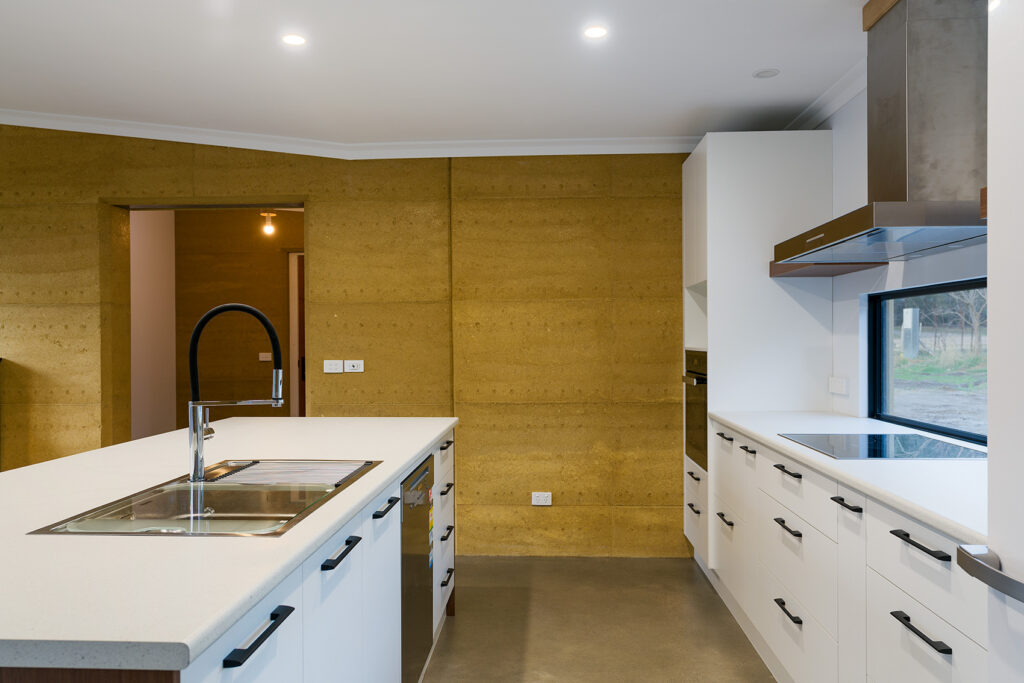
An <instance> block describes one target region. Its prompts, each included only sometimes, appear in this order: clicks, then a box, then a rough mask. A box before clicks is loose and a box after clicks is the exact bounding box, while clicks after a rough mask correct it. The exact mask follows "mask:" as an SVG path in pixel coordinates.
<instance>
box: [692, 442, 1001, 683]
mask: <svg viewBox="0 0 1024 683" xmlns="http://www.w3.org/2000/svg"><path fill="white" fill-rule="evenodd" d="M711 428H712V432H711V433H712V435H711V437H710V441H711V444H710V447H711V449H712V460H711V463H712V470H711V473H710V482H708V483H709V484H710V486H709V489H710V491H711V495H710V503H709V510H710V514H709V515H708V525H709V526H708V527H707V531H708V539H709V543H710V550H709V552H710V554H711V558H712V562H713V564H712V565H711V566H710V568H711V569H712V570H713V571H714V573H715V574H716V575H717V577H718V579H719V580H720V581H721V585H722V586H723V587H724V589H725V590H726V591H728V592H729V593H730V594H731V596H732V597H733V599H734V600H735V603H736V604H737V605H738V606H739V608H740V609H741V610H742V611H743V612H744V613H745V615H746V616H747V618H748V619H749V621H750V623H751V624H752V625H753V628H754V629H755V630H756V631H757V632H758V634H759V635H760V636H761V637H762V638H763V640H764V642H765V644H766V645H767V646H768V648H769V649H770V650H771V652H772V654H773V655H774V656H775V658H776V659H777V660H778V663H779V664H781V666H782V667H783V668H784V669H785V673H786V674H787V676H788V677H789V678H791V679H793V680H794V681H796V682H797V683H803V682H804V681H806V682H808V683H833V682H838V683H863V682H864V681H874V682H875V683H887V682H892V683H897V682H899V683H903V682H904V681H914V683H918V682H921V683H932V682H934V683H939V682H940V681H941V682H942V683H961V682H966V681H979V682H980V681H986V680H988V679H987V676H988V672H987V653H986V651H985V644H986V642H987V629H986V628H985V625H986V623H987V622H986V616H987V615H986V612H985V605H986V603H985V600H984V596H983V595H980V593H981V592H982V586H981V584H980V583H978V582H976V581H969V580H968V579H967V577H966V576H965V575H964V573H963V571H962V570H960V568H959V567H957V566H956V564H955V561H953V559H952V558H953V557H954V556H955V553H956V546H957V541H956V540H955V539H952V538H949V537H947V536H945V535H944V534H941V533H939V532H937V531H935V530H934V529H931V528H930V527H928V526H926V525H924V524H922V523H920V522H918V521H916V520H914V519H912V518H910V517H908V516H907V515H905V514H903V513H900V512H897V511H896V510H894V509H892V508H889V507H888V506H886V505H883V504H882V503H880V502H877V501H875V500H872V499H869V498H867V497H866V496H865V495H864V494H862V493H860V492H858V491H855V490H853V489H851V488H849V487H847V486H844V485H843V484H841V483H840V482H838V481H836V480H835V479H832V478H830V477H828V476H826V475H824V474H822V473H820V472H818V471H816V470H814V469H812V468H810V467H807V466H806V465H803V464H802V463H799V462H796V461H795V460H793V459H792V458H789V457H786V456H783V455H781V454H779V453H775V452H773V451H772V450H770V449H769V448H767V447H764V446H763V445H762V444H758V443H757V442H755V441H751V440H749V439H747V438H746V437H745V436H744V435H743V434H741V433H739V432H737V431H735V430H730V429H728V428H724V427H723V426H721V425H718V424H715V423H714V422H713V423H712V425H711ZM741 446H742V447H744V448H742V452H743V454H744V457H743V458H740V457H737V456H738V455H739V453H738V451H739V450H741V449H740V447H741ZM751 457H752V458H753V459H754V460H755V461H756V463H757V474H758V476H757V479H756V483H753V482H752V480H751V478H750V475H749V471H748V470H747V468H746V467H745V461H746V460H747V459H749V458H751ZM687 464H688V465H689V463H687ZM723 477H732V479H731V480H728V481H726V480H723V479H722V478H723ZM719 493H723V494H724V495H719ZM739 500H742V501H743V505H735V504H733V503H736V502H737V501H739ZM783 678H784V677H783Z"/></svg>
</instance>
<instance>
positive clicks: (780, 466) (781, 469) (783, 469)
mask: <svg viewBox="0 0 1024 683" xmlns="http://www.w3.org/2000/svg"><path fill="white" fill-rule="evenodd" d="M772 467H774V468H775V469H777V470H778V471H779V472H782V473H783V474H788V475H789V476H791V477H793V478H794V479H803V478H804V475H802V474H800V473H799V472H790V471H789V470H787V469H786V466H785V465H783V464H782V463H781V462H780V463H779V464H777V465H772Z"/></svg>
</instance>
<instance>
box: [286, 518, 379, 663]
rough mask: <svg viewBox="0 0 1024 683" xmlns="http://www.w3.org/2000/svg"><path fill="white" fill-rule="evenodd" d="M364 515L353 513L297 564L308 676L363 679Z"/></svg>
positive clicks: (304, 654)
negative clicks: (336, 530)
mask: <svg viewBox="0 0 1024 683" xmlns="http://www.w3.org/2000/svg"><path fill="white" fill-rule="evenodd" d="M364 522H365V520H363V519H362V518H361V517H357V518H356V519H353V520H352V521H350V522H349V523H348V524H347V525H345V527H344V528H342V530H341V531H339V532H338V533H336V534H335V535H334V536H332V537H331V540H329V541H328V542H327V543H325V544H324V545H323V546H321V548H320V549H319V550H318V551H317V552H315V553H313V554H312V555H311V556H310V557H309V559H307V560H306V561H305V562H304V563H303V565H302V653H303V662H304V664H305V666H304V671H303V674H304V679H305V680H307V681H339V683H340V682H342V681H353V682H354V681H363V680H366V673H365V667H366V662H365V657H364V651H365V647H364V646H365V642H364V630H363V620H364V618H365V616H364V605H363V582H364V571H363V565H364V564H365V562H364V559H365V558H364V553H365V552H366V550H367V542H366V540H365V537H364V531H363V523H364Z"/></svg>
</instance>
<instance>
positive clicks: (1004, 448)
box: [958, 0, 1024, 683]
mask: <svg viewBox="0 0 1024 683" xmlns="http://www.w3.org/2000/svg"><path fill="white" fill-rule="evenodd" d="M990 7H991V10H990V11H989V59H988V68H989V74H988V79H989V80H988V88H989V92H988V117H989V118H988V163H989V166H988V187H989V190H990V191H989V203H988V216H989V220H988V224H989V234H988V272H989V281H988V283H989V298H990V300H989V320H990V326H989V385H988V386H989V400H988V405H989V458H988V466H989V474H988V492H989V500H988V518H989V519H988V521H989V533H988V536H989V548H990V549H991V550H992V551H994V552H995V553H996V554H998V556H999V558H1000V560H1001V563H1002V567H1001V570H1002V575H1003V576H1005V577H1007V578H1008V579H1010V580H1013V581H1014V582H1016V583H1017V584H1018V588H1020V587H1022V584H1021V582H1024V524H1021V520H1024V496H1022V495H1021V487H1022V485H1024V455H1022V453H1021V439H1022V438H1024V434H1022V432H1021V428H1020V415H1021V409H1022V407H1024V403H1022V401H1021V391H1022V389H1024V351H1022V348H1024V344H1022V340H1024V306H1022V302H1021V298H1020V295H1021V292H1024V269H1022V268H1021V267H1020V259H1021V254H1024V229H1022V227H1024V202H1022V201H1021V199H1020V195H1019V192H1017V188H1018V187H1019V186H1020V184H1021V182H1022V180H1024V177H1022V173H1021V163H1020V160H1021V158H1022V157H1024V127H1022V126H1021V124H1020V118H1019V116H1020V112H1021V111H1024V90H1022V89H1021V87H1020V84H1021V83H1024V41H1022V40H1021V36H1024V3H1021V2H1019V1H1014V0H1009V1H1007V0H1002V1H1001V2H995V1H994V2H992V3H990ZM959 560H960V557H959V556H958V561H959ZM961 564H962V566H963V563H961ZM966 568H967V567H965V569H966ZM1003 588H1009V590H1010V592H1013V586H1012V585H1010V586H1006V585H1004V586H1003ZM988 608H989V610H988V614H989V618H988V625H989V680H990V681H993V682H995V681H998V682H999V683H1003V682H1005V681H1022V680H1024V602H1021V601H1020V600H1017V599H1014V598H1012V597H1010V596H1009V595H1007V594H1006V592H1004V591H1003V590H999V589H997V588H989V590H988Z"/></svg>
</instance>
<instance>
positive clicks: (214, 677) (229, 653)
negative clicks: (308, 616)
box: [181, 569, 304, 683]
mask: <svg viewBox="0 0 1024 683" xmlns="http://www.w3.org/2000/svg"><path fill="white" fill-rule="evenodd" d="M288 610H291V611H288ZM272 615H276V616H277V618H276V619H275V618H273V616H272ZM302 636H303V633H302V570H301V569H296V570H295V571H294V572H292V573H291V574H290V575H289V576H288V578H286V579H285V580H284V581H282V582H281V583H280V584H278V585H277V587H276V588H274V590H272V591H270V594H269V595H268V596H267V597H265V598H263V599H262V600H260V602H259V604H257V605H256V606H255V607H253V608H252V609H251V610H249V612H248V613H247V614H246V615H245V616H243V617H242V618H241V619H239V620H238V621H237V622H235V624H234V626H232V627H231V628H229V629H228V631H227V633H225V634H224V635H222V636H221V637H220V638H218V639H217V640H216V641H215V642H214V643H213V645H211V646H210V647H208V648H206V650H204V651H203V653H202V654H201V655H199V657H198V658H197V659H196V660H195V661H194V662H192V664H190V665H189V667H188V668H187V669H185V670H184V671H182V672H181V683H231V682H235V681H238V682H241V681H244V682H245V683H278V682H279V681H301V680H304V678H303V676H304V674H303V652H302ZM261 639H262V640H261ZM228 658H231V659H232V660H233V661H232V662H228V661H226V660H227V659H228Z"/></svg>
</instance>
